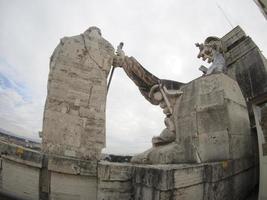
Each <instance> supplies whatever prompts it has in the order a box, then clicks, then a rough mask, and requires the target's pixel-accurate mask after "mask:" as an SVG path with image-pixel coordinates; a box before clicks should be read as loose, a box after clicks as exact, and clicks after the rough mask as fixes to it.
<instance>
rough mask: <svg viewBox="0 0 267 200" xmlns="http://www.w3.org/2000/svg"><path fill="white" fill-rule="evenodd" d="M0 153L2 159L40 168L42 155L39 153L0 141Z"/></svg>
mask: <svg viewBox="0 0 267 200" xmlns="http://www.w3.org/2000/svg"><path fill="white" fill-rule="evenodd" d="M0 153H1V157H2V158H4V159H8V160H12V161H15V162H18V163H21V164H25V165H29V166H33V167H38V168H41V167H42V160H43V154H42V153H41V152H39V151H35V150H32V149H28V148H25V147H22V146H19V145H16V144H10V143H7V142H4V141H0Z"/></svg>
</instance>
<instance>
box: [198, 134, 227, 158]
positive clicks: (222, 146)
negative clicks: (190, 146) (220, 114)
mask: <svg viewBox="0 0 267 200" xmlns="http://www.w3.org/2000/svg"><path fill="white" fill-rule="evenodd" d="M196 140H197V141H198V142H196V143H197V145H196V149H197V152H198V155H199V157H200V160H201V162H210V161H216V160H226V159H229V158H230V152H229V137H228V132H227V131H218V132H212V133H210V134H207V133H202V134H199V136H198V138H196Z"/></svg>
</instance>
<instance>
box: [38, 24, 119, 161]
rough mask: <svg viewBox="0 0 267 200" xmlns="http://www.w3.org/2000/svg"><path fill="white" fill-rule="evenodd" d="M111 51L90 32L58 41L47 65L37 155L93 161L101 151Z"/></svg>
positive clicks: (93, 30)
mask: <svg viewBox="0 0 267 200" xmlns="http://www.w3.org/2000/svg"><path fill="white" fill-rule="evenodd" d="M113 55H114V48H113V47H112V45H111V44H110V43H109V42H108V41H106V40H105V39H104V38H103V37H102V36H101V32H100V29H98V28H97V27H91V28H89V29H88V30H87V31H85V32H84V33H83V34H81V35H77V36H73V37H64V38H63V39H61V41H60V44H59V45H58V46H57V47H56V49H55V51H54V53H53V55H52V56H51V60H50V73H49V79H48V93H47V99H46V104H45V110H44V118H43V140H42V151H43V152H44V153H48V154H54V155H60V156H67V157H75V158H76V159H86V160H98V159H99V156H100V153H101V150H102V148H103V147H105V107H106V95H107V76H108V73H109V70H110V67H111V64H112V59H113Z"/></svg>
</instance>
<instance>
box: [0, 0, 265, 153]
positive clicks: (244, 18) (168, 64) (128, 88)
mask: <svg viewBox="0 0 267 200" xmlns="http://www.w3.org/2000/svg"><path fill="white" fill-rule="evenodd" d="M219 7H220V8H222V9H223V12H224V13H223V12H222V10H221V9H220V8H219ZM224 14H225V15H227V17H228V18H229V20H230V23H231V24H232V26H236V25H240V26H241V27H242V28H243V29H244V30H245V32H246V33H247V34H248V35H250V36H251V37H252V38H253V40H254V41H255V42H256V44H258V46H259V47H260V49H261V50H262V51H263V53H264V54H265V56H266V52H267V37H266V35H267V21H266V20H265V18H264V17H263V16H262V14H261V12H260V11H259V9H258V7H257V6H256V4H255V3H254V2H253V1H252V0H235V1H233V0H217V1H214V0H202V1H200V0H187V1H178V0H106V1H104V0H75V1H74V0H72V1H71V0H46V1H41V0H24V1H21V0H12V1H10V0H0V128H4V129H6V130H9V131H12V132H14V133H16V134H18V135H23V136H25V137H30V138H34V139H37V138H38V131H40V130H41V129H42V114H43V108H44V102H45V97H46V84H47V77H48V69H49V57H50V55H51V54H52V52H53V50H54V48H55V47H56V45H57V44H58V43H59V40H60V38H62V37H64V36H72V35H78V34H80V33H82V32H84V31H85V30H86V29H87V28H88V27H90V26H98V27H99V28H100V29H101V30H102V34H103V36H104V37H105V38H106V39H107V40H108V41H110V42H111V43H112V44H113V45H114V46H117V44H118V43H119V42H120V41H123V42H124V43H125V46H124V50H125V52H126V54H127V55H130V56H134V57H136V59H137V60H138V61H139V62H140V63H142V64H143V66H144V67H146V68H147V69H148V70H149V71H151V72H152V73H153V74H155V75H156V76H158V77H160V78H164V79H172V80H177V81H181V82H188V81H190V80H192V79H194V78H196V77H198V76H199V75H200V74H201V73H200V72H199V71H198V67H199V66H200V65H201V64H203V63H202V61H200V60H198V59H197V58H196V55H197V53H198V49H197V48H196V47H195V46H194V43H195V42H202V41H203V40H204V39H205V38H206V37H207V36H210V35H214V36H218V37H221V36H223V35H224V34H226V33H227V32H229V31H230V30H231V29H232V27H231V24H230V23H229V22H228V21H227V20H226V18H225V17H224ZM163 119H164V115H163V113H162V111H161V109H160V108H158V107H156V106H152V105H150V104H149V103H148V102H147V101H146V100H145V99H144V98H143V97H142V96H141V95H140V93H139V91H138V89H137V88H136V87H135V85H134V84H133V83H132V82H131V81H130V79H129V78H127V76H126V75H125V73H124V72H123V71H122V70H121V69H116V70H115V73H114V77H113V81H112V84H111V88H110V91H109V94H108V103H107V148H106V149H105V152H109V153H117V154H134V153H139V152H142V151H144V150H146V149H147V148H149V147H150V146H151V142H150V141H151V138H152V136H154V135H158V134H159V133H160V132H161V130H162V129H163V127H164V125H163Z"/></svg>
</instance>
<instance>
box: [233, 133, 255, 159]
mask: <svg viewBox="0 0 267 200" xmlns="http://www.w3.org/2000/svg"><path fill="white" fill-rule="evenodd" d="M229 145H230V158H231V159H237V158H243V157H250V156H251V155H252V144H251V136H250V135H230V137H229Z"/></svg>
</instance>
